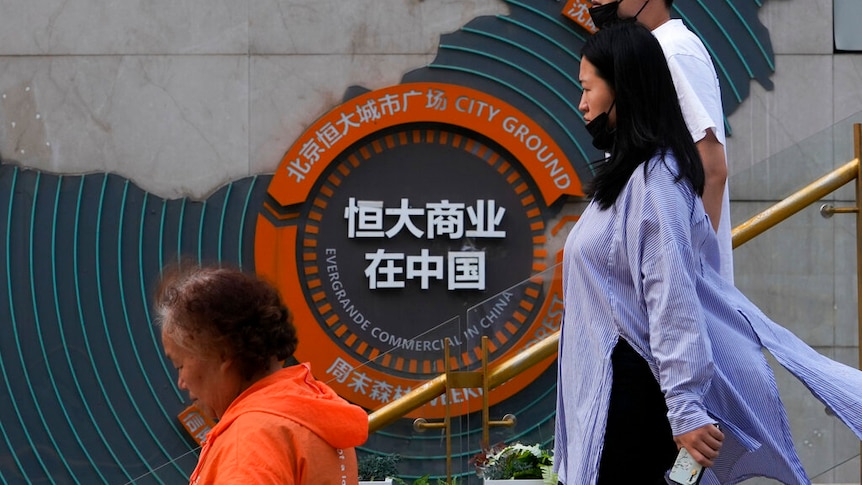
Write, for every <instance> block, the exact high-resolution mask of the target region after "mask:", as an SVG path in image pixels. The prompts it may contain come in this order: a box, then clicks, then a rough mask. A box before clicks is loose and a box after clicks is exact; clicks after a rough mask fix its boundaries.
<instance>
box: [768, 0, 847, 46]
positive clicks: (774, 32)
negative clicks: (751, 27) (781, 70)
mask: <svg viewBox="0 0 862 485" xmlns="http://www.w3.org/2000/svg"><path fill="white" fill-rule="evenodd" d="M759 17H760V20H761V22H763V25H765V26H766V28H767V29H769V34H770V35H769V36H770V39H771V40H772V48H773V49H774V50H775V53H776V54H832V45H833V40H832V0H805V1H802V2H800V1H793V0H767V1H764V2H763V7H761V11H760V14H759Z"/></svg>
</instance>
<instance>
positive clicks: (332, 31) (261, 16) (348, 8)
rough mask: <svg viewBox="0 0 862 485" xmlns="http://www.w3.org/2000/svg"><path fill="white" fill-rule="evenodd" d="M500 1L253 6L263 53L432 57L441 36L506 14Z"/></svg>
mask: <svg viewBox="0 0 862 485" xmlns="http://www.w3.org/2000/svg"><path fill="white" fill-rule="evenodd" d="M507 11H508V9H507V7H506V4H505V3H504V2H502V1H500V0H466V1H465V0H443V1H433V2H427V1H423V0H351V1H349V2H345V1H342V0H318V1H315V2H308V1H306V0H264V1H257V2H250V3H249V24H250V25H251V26H252V29H251V32H250V39H251V52H252V53H258V54H395V55H402V54H431V53H434V52H436V50H437V45H438V43H439V40H440V39H439V38H440V34H445V33H449V32H452V31H455V30H457V29H458V28H460V27H461V26H463V25H464V24H466V23H467V22H469V21H470V20H472V19H474V18H475V17H478V16H480V15H493V14H505V13H507Z"/></svg>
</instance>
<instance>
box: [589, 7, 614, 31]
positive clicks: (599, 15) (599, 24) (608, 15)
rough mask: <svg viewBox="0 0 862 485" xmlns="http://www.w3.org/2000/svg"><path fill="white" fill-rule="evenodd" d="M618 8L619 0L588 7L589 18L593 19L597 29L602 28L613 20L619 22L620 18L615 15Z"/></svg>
mask: <svg viewBox="0 0 862 485" xmlns="http://www.w3.org/2000/svg"><path fill="white" fill-rule="evenodd" d="M619 8H620V2H619V1H616V2H610V3H606V4H604V5H599V6H598V7H590V8H589V12H590V18H592V19H593V24H594V25H595V26H596V28H597V29H604V28H605V27H607V26H608V25H611V24H613V23H614V22H619V20H620V18H619V17H618V16H617V10H619Z"/></svg>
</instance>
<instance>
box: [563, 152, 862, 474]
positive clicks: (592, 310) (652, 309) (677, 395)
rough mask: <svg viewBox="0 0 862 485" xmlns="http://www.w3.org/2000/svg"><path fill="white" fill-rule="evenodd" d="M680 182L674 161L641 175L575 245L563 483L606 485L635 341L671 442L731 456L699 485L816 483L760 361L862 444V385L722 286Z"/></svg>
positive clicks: (707, 232) (588, 212) (567, 256)
mask: <svg viewBox="0 0 862 485" xmlns="http://www.w3.org/2000/svg"><path fill="white" fill-rule="evenodd" d="M644 167H646V168H644ZM677 172H678V168H677V165H676V161H675V159H674V158H673V156H672V154H667V155H665V156H664V157H661V156H658V155H657V156H656V157H654V158H653V159H651V160H650V161H648V162H645V165H641V166H640V167H638V168H637V169H636V170H635V171H634V173H633V174H632V176H631V178H630V180H629V181H628V183H627V185H626V186H625V188H624V189H623V190H622V192H621V193H620V195H619V197H618V198H617V200H616V202H615V204H614V205H613V206H611V207H610V208H608V209H607V210H601V209H600V208H599V206H598V205H597V204H596V203H595V202H591V203H590V204H589V205H588V206H587V208H586V209H585V210H584V212H583V214H582V215H581V218H580V220H579V221H578V223H577V224H576V225H575V227H574V228H573V229H572V231H571V233H570V234H569V236H568V239H567V241H566V244H565V249H564V257H563V292H564V297H565V313H564V317H563V324H562V333H561V337H560V346H559V356H558V357H559V358H558V366H559V367H558V373H559V375H558V379H559V380H558V383H559V385H558V387H557V418H556V419H557V422H556V437H555V447H554V454H555V468H556V469H557V471H558V473H559V478H560V481H561V483H563V484H565V485H588V484H593V483H595V482H596V478H597V477H596V475H597V472H598V467H599V460H600V457H601V452H602V444H603V440H604V432H605V423H606V421H607V416H608V404H609V400H610V390H611V383H612V380H613V375H612V369H611V359H610V357H611V353H612V351H613V349H614V347H615V345H616V343H617V342H618V340H619V339H625V341H626V342H628V344H629V345H630V346H631V347H632V348H633V349H634V350H635V351H636V352H637V353H638V354H639V355H640V356H641V357H643V358H644V359H645V360H646V361H647V363H648V364H649V366H650V369H651V370H652V373H653V375H654V376H655V378H656V379H657V381H658V383H659V385H660V387H661V391H662V393H663V394H664V397H665V402H666V404H667V408H668V414H667V418H668V421H669V423H670V427H671V430H672V431H673V434H674V435H675V436H676V435H680V434H683V433H686V432H688V431H691V430H693V429H696V428H698V427H701V426H704V425H706V424H711V423H716V422H717V423H719V424H720V426H721V429H722V431H723V432H724V435H725V439H724V443H723V446H722V448H721V451H720V454H719V457H718V458H717V459H716V460H715V466H714V467H712V468H710V469H709V470H707V472H706V473H705V474H704V477H703V479H702V481H701V483H702V484H704V485H708V484H719V483H721V484H732V483H738V482H741V481H743V480H745V479H747V478H751V477H754V476H765V477H771V478H773V479H776V480H778V481H780V482H782V483H786V484H789V485H795V484H808V483H810V480H809V479H808V477H807V476H806V474H805V471H804V470H803V468H802V465H801V463H800V460H799V457H798V456H797V454H796V451H795V450H794V448H793V440H792V438H791V435H790V428H789V425H788V420H787V415H786V413H785V411H784V407H783V405H782V403H781V400H780V398H779V395H778V388H777V386H776V383H775V377H774V375H773V372H772V370H771V368H770V367H769V364H768V362H767V361H766V358H765V356H764V355H763V352H762V349H766V350H768V351H769V352H770V353H771V354H772V355H773V356H774V357H775V359H776V360H777V361H778V362H779V363H780V364H781V365H782V366H784V367H785V368H787V369H788V370H789V371H790V372H791V373H793V374H794V375H795V376H796V377H797V378H799V379H800V380H801V381H802V382H803V383H804V384H805V385H806V386H807V387H808V388H809V389H810V390H811V392H812V393H814V395H815V396H816V397H817V398H818V399H820V400H821V401H822V402H823V403H824V404H825V405H826V406H828V407H829V408H830V409H831V410H832V411H834V412H835V414H836V415H837V416H838V417H839V418H840V419H841V420H842V421H843V422H844V423H845V424H847V425H848V426H849V427H850V428H851V429H852V430H853V431H854V432H855V433H856V435H857V436H859V438H860V439H862V372H860V371H859V370H857V369H854V368H852V367H849V366H846V365H844V364H841V363H838V362H835V361H833V360H831V359H828V358H826V357H824V356H823V355H821V354H819V353H817V352H816V351H814V350H813V349H812V348H811V347H810V346H808V345H807V344H805V343H804V342H803V341H802V340H800V339H799V338H798V337H796V336H795V335H794V334H792V333H791V332H789V331H788V330H786V329H784V328H783V327H781V326H780V325H778V324H776V323H775V322H773V321H771V320H770V319H769V318H768V317H767V316H766V315H764V314H763V313H762V312H761V311H760V310H759V309H758V308H757V307H756V306H755V305H754V304H753V303H751V302H750V301H749V300H748V299H747V298H746V297H745V296H744V295H743V294H742V293H740V292H739V291H738V290H737V289H736V288H735V287H733V286H732V285H731V284H730V283H727V282H726V281H725V280H724V279H722V278H721V276H720V275H719V273H718V271H719V267H720V266H719V252H718V244H717V241H716V238H715V233H714V232H713V229H712V225H711V224H710V222H709V219H708V217H707V216H706V213H705V212H704V209H703V205H702V203H701V200H700V197H698V196H697V194H695V193H694V191H693V189H692V187H691V186H690V184H689V183H688V182H687V181H679V182H677V181H676V180H675V178H676V173H677Z"/></svg>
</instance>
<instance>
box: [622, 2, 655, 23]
mask: <svg viewBox="0 0 862 485" xmlns="http://www.w3.org/2000/svg"><path fill="white" fill-rule="evenodd" d="M620 1H622V0H620ZM648 3H649V0H646V2H644V4H643V5H641V8H640V10H638V13H636V14H635V16H634V17H632V18H633V19H635V20H637V19H638V15H640V14H641V12H643V11H644V9H645V8H646V4H648Z"/></svg>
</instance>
